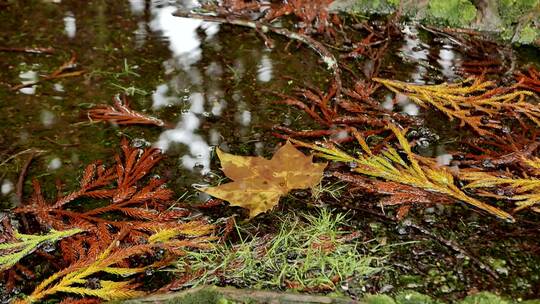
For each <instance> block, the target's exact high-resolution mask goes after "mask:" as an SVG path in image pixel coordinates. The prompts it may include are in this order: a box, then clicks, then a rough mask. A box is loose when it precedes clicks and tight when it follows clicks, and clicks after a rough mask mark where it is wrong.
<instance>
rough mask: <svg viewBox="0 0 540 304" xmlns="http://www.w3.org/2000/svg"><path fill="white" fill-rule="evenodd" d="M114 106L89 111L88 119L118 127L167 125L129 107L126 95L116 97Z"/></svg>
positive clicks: (101, 106) (98, 107) (102, 106)
mask: <svg viewBox="0 0 540 304" xmlns="http://www.w3.org/2000/svg"><path fill="white" fill-rule="evenodd" d="M113 101H114V105H113V106H109V105H98V106H97V107H95V108H93V109H91V110H89V111H88V117H89V118H90V119H91V120H96V121H108V122H112V123H115V124H118V125H154V126H158V127H163V126H164V125H165V123H164V122H163V121H162V120H161V119H158V118H155V117H151V116H148V115H145V114H142V113H139V112H137V111H134V110H132V109H131V108H130V107H129V101H128V99H127V97H126V96H125V95H122V96H121V97H120V96H115V97H114V98H113Z"/></svg>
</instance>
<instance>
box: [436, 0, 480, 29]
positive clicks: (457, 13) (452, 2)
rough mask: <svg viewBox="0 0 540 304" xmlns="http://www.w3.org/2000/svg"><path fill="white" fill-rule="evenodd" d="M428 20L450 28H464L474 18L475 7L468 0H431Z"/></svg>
mask: <svg viewBox="0 0 540 304" xmlns="http://www.w3.org/2000/svg"><path fill="white" fill-rule="evenodd" d="M427 13H428V18H432V19H434V21H435V22H437V23H440V24H443V25H450V26H465V25H468V24H470V23H471V22H472V21H473V20H474V18H475V17H476V7H474V5H473V4H472V3H471V2H470V1H468V0H431V1H429V4H428V10H427Z"/></svg>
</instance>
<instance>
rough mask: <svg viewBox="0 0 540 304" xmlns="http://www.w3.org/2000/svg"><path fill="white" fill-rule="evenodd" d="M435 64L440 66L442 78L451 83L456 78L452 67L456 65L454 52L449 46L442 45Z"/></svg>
mask: <svg viewBox="0 0 540 304" xmlns="http://www.w3.org/2000/svg"><path fill="white" fill-rule="evenodd" d="M437 63H439V65H440V66H441V73H442V74H443V76H444V77H445V78H446V79H448V80H450V81H452V80H454V79H456V78H457V77H458V75H457V74H456V72H455V71H454V66H455V65H456V52H454V50H452V46H451V45H443V47H442V48H441V49H440V50H439V59H438V60H437Z"/></svg>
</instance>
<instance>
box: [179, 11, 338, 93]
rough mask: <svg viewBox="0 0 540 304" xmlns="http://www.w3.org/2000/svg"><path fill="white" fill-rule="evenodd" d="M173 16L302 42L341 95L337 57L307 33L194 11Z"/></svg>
mask: <svg viewBox="0 0 540 304" xmlns="http://www.w3.org/2000/svg"><path fill="white" fill-rule="evenodd" d="M173 16H176V17H181V18H193V19H200V20H204V21H209V22H220V23H227V24H232V25H238V26H244V27H249V28H252V29H258V30H260V31H262V32H263V33H265V32H268V31H270V32H273V33H275V34H278V35H282V36H285V37H287V38H289V39H292V40H296V41H300V42H302V43H304V44H305V45H307V46H308V47H310V48H311V49H312V50H314V51H315V52H316V53H317V54H318V55H319V56H320V57H321V59H322V60H323V62H324V63H325V64H326V66H327V67H328V69H329V70H331V71H332V74H333V75H334V81H335V85H336V94H335V96H336V98H337V99H339V98H340V96H341V86H342V84H341V83H342V82H341V72H340V69H339V65H338V61H337V59H336V58H335V56H334V55H333V54H332V53H331V52H330V51H328V49H327V48H326V47H325V46H324V45H323V44H322V43H320V42H318V41H317V40H315V39H313V38H311V37H309V36H308V35H305V34H301V33H295V32H293V31H289V30H287V29H284V28H280V27H275V26H272V25H268V24H265V23H262V22H257V21H250V20H241V19H232V18H224V17H218V16H211V15H201V14H195V13H190V12H176V13H174V14H173Z"/></svg>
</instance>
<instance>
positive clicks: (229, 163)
mask: <svg viewBox="0 0 540 304" xmlns="http://www.w3.org/2000/svg"><path fill="white" fill-rule="evenodd" d="M217 154H218V157H219V159H220V161H221V166H222V171H223V173H225V175H226V176H227V177H229V178H230V179H232V180H233V182H231V183H227V184H224V185H220V186H217V187H211V188H205V189H202V191H204V192H206V193H208V194H210V195H212V196H215V197H217V198H220V199H223V200H226V201H228V202H229V203H231V205H232V206H239V207H243V208H247V209H249V211H250V213H249V216H250V217H254V216H256V215H258V214H259V213H262V212H265V211H268V210H270V209H272V208H273V207H274V206H275V205H277V204H278V202H279V198H280V197H281V196H282V195H285V194H287V193H288V192H289V191H291V190H293V189H306V188H311V187H313V186H315V185H317V184H318V183H319V182H320V181H321V178H322V174H323V171H324V168H325V167H326V163H324V164H315V163H313V162H312V159H313V156H305V155H304V154H303V153H302V152H300V151H298V150H297V149H296V148H295V147H294V146H293V145H292V144H291V143H289V142H287V143H286V144H285V145H284V146H283V147H281V148H280V149H279V150H278V151H277V152H276V154H274V156H273V157H272V159H271V160H268V159H264V158H262V157H250V156H237V155H232V154H228V153H224V152H222V151H221V150H219V149H218V150H217Z"/></svg>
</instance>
